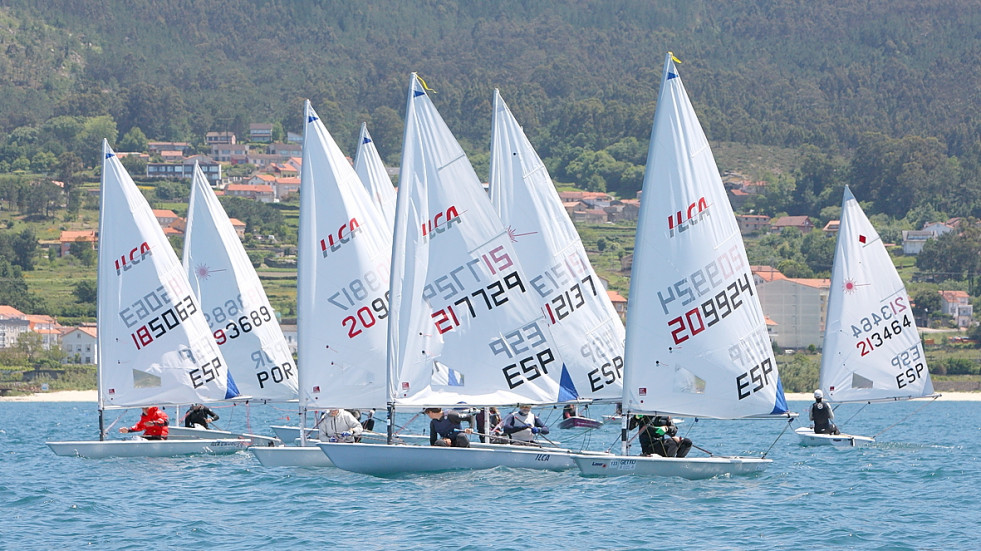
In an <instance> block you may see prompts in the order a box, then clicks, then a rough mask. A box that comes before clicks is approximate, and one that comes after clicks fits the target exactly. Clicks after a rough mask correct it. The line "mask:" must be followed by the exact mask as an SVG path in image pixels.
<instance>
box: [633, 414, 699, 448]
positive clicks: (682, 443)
mask: <svg viewBox="0 0 981 551" xmlns="http://www.w3.org/2000/svg"><path fill="white" fill-rule="evenodd" d="M635 427H639V428H640V430H638V432H637V439H638V440H640V449H641V453H643V454H644V455H645V456H651V455H654V454H657V455H660V456H661V457H685V456H687V455H688V452H689V451H691V447H692V444H693V443H692V441H691V439H690V438H686V437H684V436H678V426H677V425H675V424H674V421H672V420H671V417H668V416H661V415H656V416H654V417H651V416H649V415H634V416H633V417H631V418H630V422H629V424H628V426H627V428H628V429H633V428H635Z"/></svg>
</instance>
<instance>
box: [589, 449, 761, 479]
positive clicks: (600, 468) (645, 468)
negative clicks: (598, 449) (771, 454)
mask: <svg viewBox="0 0 981 551" xmlns="http://www.w3.org/2000/svg"><path fill="white" fill-rule="evenodd" d="M573 459H574V460H575V462H576V465H578V466H579V470H581V471H582V474H584V475H587V476H626V475H634V476H678V477H681V478H687V479H689V480H698V479H702V478H712V477H714V476H720V475H738V474H750V473H755V472H758V471H762V470H763V469H765V468H766V467H767V465H769V464H770V463H771V462H772V461H773V460H771V459H762V458H759V457H683V458H678V457H660V456H651V457H643V456H629V457H625V456H622V455H616V456H610V457H596V456H589V455H576V456H574V457H573Z"/></svg>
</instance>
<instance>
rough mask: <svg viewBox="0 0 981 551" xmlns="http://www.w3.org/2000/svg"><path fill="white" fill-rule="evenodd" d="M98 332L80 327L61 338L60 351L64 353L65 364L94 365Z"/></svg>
mask: <svg viewBox="0 0 981 551" xmlns="http://www.w3.org/2000/svg"><path fill="white" fill-rule="evenodd" d="M97 336H98V332H97V331H96V328H95V327H92V326H87V325H86V326H82V327H76V328H74V329H71V330H69V331H68V332H67V333H65V334H64V335H62V336H61V349H62V350H64V351H65V359H64V362H65V363H71V364H94V363H95V362H96V358H97V357H98V355H97V354H96V352H97V351H98V346H97V344H96V343H97V339H96V337H97Z"/></svg>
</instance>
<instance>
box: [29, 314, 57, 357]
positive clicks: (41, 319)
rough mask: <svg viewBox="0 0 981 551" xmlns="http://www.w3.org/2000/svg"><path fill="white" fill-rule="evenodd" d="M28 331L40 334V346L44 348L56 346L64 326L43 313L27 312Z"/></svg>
mask: <svg viewBox="0 0 981 551" xmlns="http://www.w3.org/2000/svg"><path fill="white" fill-rule="evenodd" d="M27 322H28V327H27V328H28V331H32V332H34V333H37V334H38V335H41V347H42V348H44V349H45V350H51V349H52V348H57V347H58V343H59V341H60V340H61V334H62V333H63V332H64V330H65V328H64V327H63V326H62V325H61V324H60V323H58V320H56V319H54V318H53V317H51V316H48V315H45V314H27Z"/></svg>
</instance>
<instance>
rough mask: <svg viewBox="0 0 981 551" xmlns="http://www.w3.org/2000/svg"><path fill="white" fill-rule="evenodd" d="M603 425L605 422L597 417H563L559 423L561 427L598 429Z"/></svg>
mask: <svg viewBox="0 0 981 551" xmlns="http://www.w3.org/2000/svg"><path fill="white" fill-rule="evenodd" d="M602 426H603V423H602V422H600V421H597V420H596V419H589V418H587V417H569V418H568V419H563V420H562V422H561V423H559V428H560V429H579V428H582V429H598V428H600V427H602Z"/></svg>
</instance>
